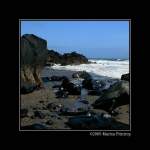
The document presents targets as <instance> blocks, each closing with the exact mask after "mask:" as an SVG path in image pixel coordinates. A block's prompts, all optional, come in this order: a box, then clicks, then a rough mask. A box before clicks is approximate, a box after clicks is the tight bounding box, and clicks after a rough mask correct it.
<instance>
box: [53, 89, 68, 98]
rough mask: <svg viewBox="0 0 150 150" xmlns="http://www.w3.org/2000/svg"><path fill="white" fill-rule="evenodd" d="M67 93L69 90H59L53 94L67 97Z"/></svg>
mask: <svg viewBox="0 0 150 150" xmlns="http://www.w3.org/2000/svg"><path fill="white" fill-rule="evenodd" d="M68 93H69V92H67V91H63V90H59V91H57V92H56V93H55V94H56V98H67V97H68Z"/></svg>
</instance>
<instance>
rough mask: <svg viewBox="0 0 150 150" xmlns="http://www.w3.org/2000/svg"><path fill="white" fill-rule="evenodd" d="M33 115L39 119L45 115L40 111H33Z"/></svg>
mask: <svg viewBox="0 0 150 150" xmlns="http://www.w3.org/2000/svg"><path fill="white" fill-rule="evenodd" d="M34 117H38V118H40V119H44V118H45V115H44V114H43V113H42V112H41V111H35V112H34Z"/></svg>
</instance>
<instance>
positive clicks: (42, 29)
mask: <svg viewBox="0 0 150 150" xmlns="http://www.w3.org/2000/svg"><path fill="white" fill-rule="evenodd" d="M23 34H35V35H37V36H39V37H41V38H43V39H45V40H47V44H48V45H47V47H48V49H54V50H56V51H58V52H60V53H65V52H72V51H76V52H79V53H81V54H83V55H85V56H87V57H88V58H128V57H129V56H128V55H129V22H128V21H21V35H23Z"/></svg>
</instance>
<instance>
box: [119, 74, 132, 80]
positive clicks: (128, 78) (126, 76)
mask: <svg viewBox="0 0 150 150" xmlns="http://www.w3.org/2000/svg"><path fill="white" fill-rule="evenodd" d="M121 80H125V81H130V74H129V73H127V74H123V75H122V76H121Z"/></svg>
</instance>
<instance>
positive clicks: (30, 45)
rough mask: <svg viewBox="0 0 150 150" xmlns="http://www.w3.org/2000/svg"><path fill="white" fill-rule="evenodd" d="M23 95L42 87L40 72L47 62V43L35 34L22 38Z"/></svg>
mask: <svg viewBox="0 0 150 150" xmlns="http://www.w3.org/2000/svg"><path fill="white" fill-rule="evenodd" d="M20 54H21V58H20V61H21V75H20V77H21V93H24V94H25V93H29V92H32V91H33V90H34V89H35V88H36V87H40V86H41V84H42V80H41V78H40V72H41V69H42V67H43V66H44V64H45V63H46V60H47V42H46V41H45V40H43V39H41V38H39V37H37V36H35V35H33V34H25V35H23V36H22V37H21V49H20Z"/></svg>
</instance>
